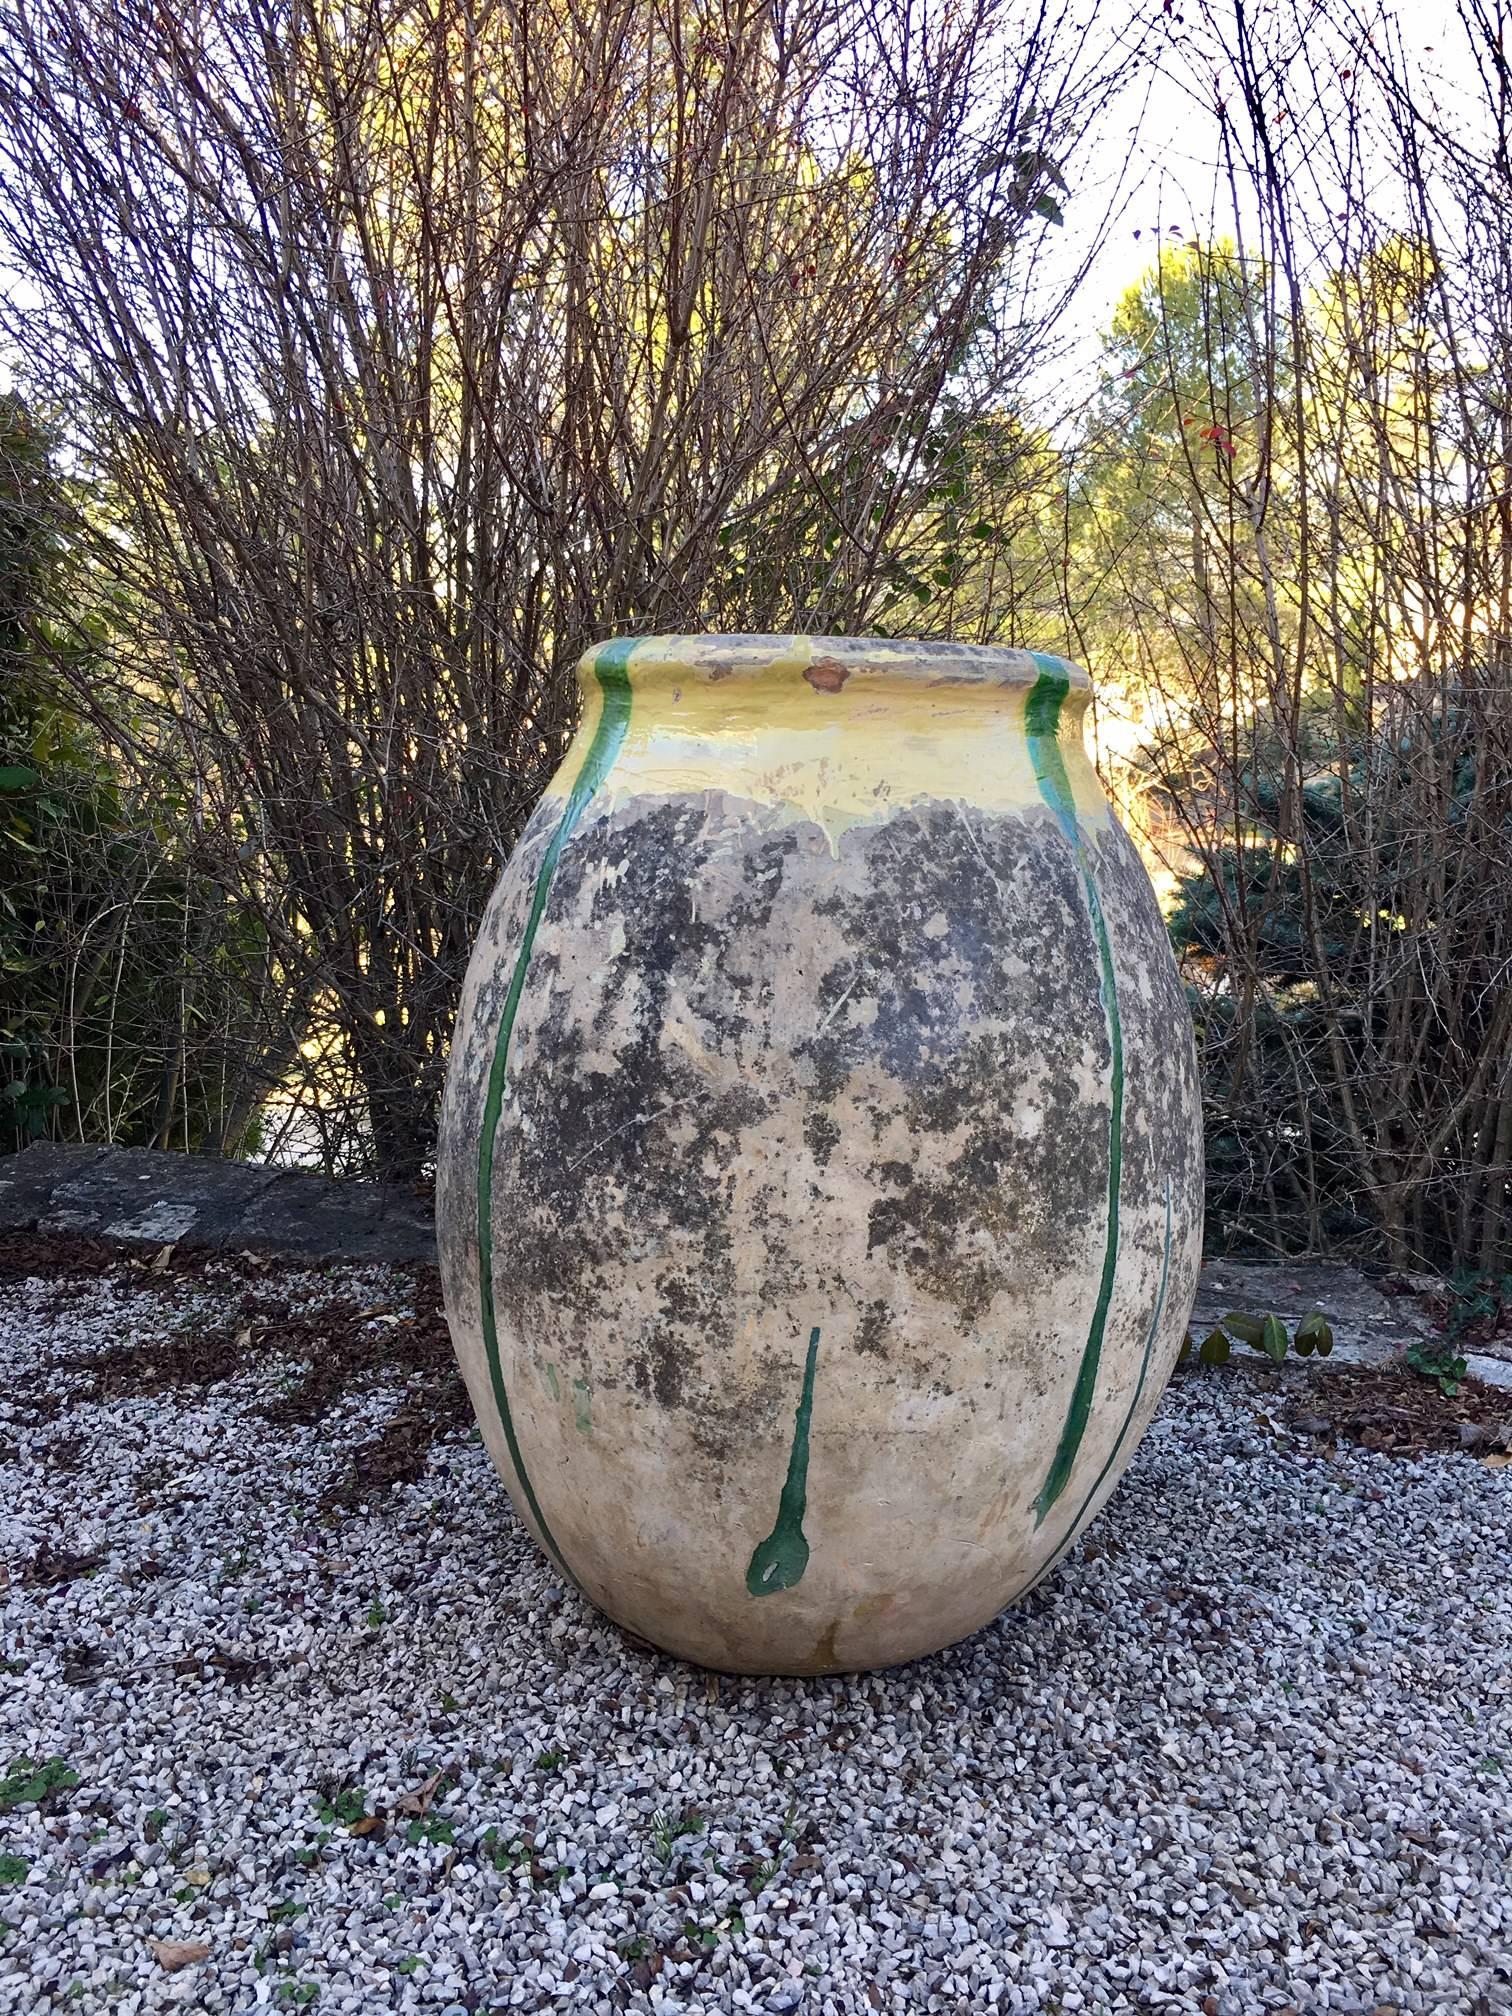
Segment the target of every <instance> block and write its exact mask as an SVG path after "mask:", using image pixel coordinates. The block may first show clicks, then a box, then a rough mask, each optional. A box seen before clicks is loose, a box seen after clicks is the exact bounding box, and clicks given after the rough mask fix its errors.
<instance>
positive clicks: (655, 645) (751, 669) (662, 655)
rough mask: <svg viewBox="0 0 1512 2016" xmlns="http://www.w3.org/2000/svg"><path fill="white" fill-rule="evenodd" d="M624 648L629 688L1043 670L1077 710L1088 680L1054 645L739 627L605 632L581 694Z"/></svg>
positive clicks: (1007, 684) (988, 675) (842, 683)
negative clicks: (1029, 647)
mask: <svg viewBox="0 0 1512 2016" xmlns="http://www.w3.org/2000/svg"><path fill="white" fill-rule="evenodd" d="M616 645H617V646H618V647H619V649H620V650H622V651H623V653H624V657H623V661H622V662H623V665H624V670H625V674H626V676H627V678H628V680H629V683H630V685H631V687H632V688H633V689H637V690H644V689H645V688H647V687H649V686H659V685H663V684H687V683H689V682H690V681H700V682H702V683H704V684H706V685H710V686H715V685H722V684H723V683H724V682H725V681H727V680H735V681H739V682H745V681H748V680H755V679H764V678H769V677H771V676H773V675H777V676H779V677H780V676H782V675H783V674H784V673H788V674H792V675H794V676H796V677H798V678H801V679H803V680H805V681H806V682H807V683H808V684H809V685H810V686H811V687H813V688H814V689H815V690H816V691H819V692H825V693H840V692H843V691H844V690H845V688H846V687H847V686H848V685H849V684H850V682H851V681H852V680H853V679H854V680H855V681H856V682H857V685H858V686H877V685H888V686H895V685H906V686H910V687H913V688H915V689H919V688H926V689H927V688H930V687H995V688H999V689H1002V688H1007V689H1009V690H1024V691H1027V690H1028V689H1029V688H1030V687H1032V686H1033V685H1034V684H1035V682H1036V680H1038V679H1039V678H1041V677H1042V676H1043V674H1044V673H1045V672H1047V671H1054V672H1057V673H1059V674H1060V676H1061V677H1062V678H1064V679H1065V681H1066V683H1067V688H1068V691H1067V694H1066V699H1067V702H1068V703H1069V707H1070V711H1072V712H1073V713H1075V712H1078V711H1079V710H1080V706H1081V705H1084V704H1085V703H1086V701H1087V699H1088V698H1090V696H1091V692H1092V682H1091V680H1090V679H1089V678H1088V676H1087V674H1086V672H1085V671H1083V669H1082V667H1081V666H1080V665H1076V664H1074V663H1073V662H1072V661H1071V660H1070V659H1068V658H1059V657H1056V656H1054V655H1053V654H1052V653H1049V652H1044V651H1038V652H1030V651H1026V650H1019V649H1017V648H1015V647H1011V646H1004V645H999V644H958V643H954V642H949V641H944V642H942V641H940V640H937V639H935V640H927V641H926V640H924V639H920V638H912V637H809V636H802V635H789V636H778V635H772V636H761V635H752V634H743V633H736V634H731V635H720V634H718V633H714V632H710V633H708V634H706V635H703V636H687V637H672V636H667V637H662V636H656V637H642V638H624V639H610V640H606V642H604V643H601V644H595V645H594V646H593V648H592V649H591V650H589V651H585V652H584V654H583V656H582V658H581V659H580V660H579V662H578V683H579V684H580V686H581V687H582V689H583V691H584V694H585V695H596V694H597V692H598V685H599V681H598V673H597V667H598V664H599V661H600V657H601V655H602V654H603V653H604V652H605V651H606V650H608V649H610V648H611V647H612V646H616Z"/></svg>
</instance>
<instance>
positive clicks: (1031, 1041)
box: [439, 637, 1202, 1673]
mask: <svg viewBox="0 0 1512 2016" xmlns="http://www.w3.org/2000/svg"><path fill="white" fill-rule="evenodd" d="M582 676H583V683H584V689H585V699H586V705H585V709H584V719H583V725H582V728H581V730H580V732H579V735H578V737H577V740H576V742H575V743H574V745H573V747H572V749H571V751H570V752H569V755H568V758H567V761H566V762H565V763H564V765H563V767H562V769H561V771H560V773H559V775H558V777H557V779H556V781H555V783H554V785H553V787H552V790H551V792H550V793H549V795H548V796H547V798H546V799H545V800H544V801H543V802H542V804H541V805H540V807H539V808H538V810H537V811H536V813H535V815H534V817H533V818H532V820H531V822H530V825H529V826H528V828H527V829H526V832H525V835H524V837H523V839H522V841H521V843H520V846H519V849H518V851H517V852H516V854H515V856H514V858H513V860H512V861H511V862H510V864H509V866H508V868H507V869H506V871H505V873H504V876H503V878H502V879H501V881H500V884H499V887H498V889H497V891H496V892H495V895H494V898H493V901H492V903H491V905H490V908H489V911H488V915H487V917H486V920H485V923H484V926H483V930H482V934H481V937H480V940H479V944H478V947H477V950H476V952H475V954H474V957H473V960H472V964H471V966H470V968H469V971H468V976H467V984H466V989H465V992H464V996H463V1003H462V1010H461V1016H460V1019H459V1022H458V1027H457V1034H456V1040H455V1045H454V1051H453V1057H452V1065H451V1074H450V1079H449V1083H448V1089H447V1099H446V1107H445V1113H444V1117H443V1130H442V1150H441V1158H440V1185H439V1234H440V1246H441V1258H442V1268H443V1274H444V1278H445V1284H446V1296H447V1306H448V1309H449V1311H450V1316H451V1325H452V1334H453V1337H454V1339H455V1342H456V1348H457V1355H458V1358H459V1360H460V1361H461V1365H462V1369H463V1372H464V1374H465V1375H466V1378H467V1381H468V1385H469V1388H470V1390H471V1393H472V1397H473V1403H474V1405H475V1407H476V1409H477V1412H478V1418H479V1420H480V1422H481V1423H482V1426H483V1432H484V1435H485V1437H486V1439H487V1442H488V1445H489V1448H490V1450H491V1451H492V1453H493V1457H494V1460H495V1462H496V1463H497V1465H498V1467H499V1470H500V1472H501V1474H502V1475H503V1478H504V1480H505V1483H506V1484H507V1485H508V1487H509V1490H510V1493H511V1495H512V1497H513V1499H514V1502H515V1505H516V1507H517V1508H518V1510H519V1512H520V1515H521V1517H522V1518H523V1519H524V1520H525V1521H526V1523H527V1525H528V1526H529V1527H530V1528H531V1529H532V1531H533V1532H534V1533H535V1535H536V1537H537V1539H538V1540H540V1542H541V1543H542V1545H543V1546H544V1547H545V1548H546V1551H547V1552H548V1554H549V1555H550V1556H551V1557H552V1559H553V1560H554V1561H555V1562H556V1563H557V1564H558V1565H559V1567H560V1568H561V1570H562V1572H563V1573H564V1574H566V1575H569V1576H571V1577H572V1579H573V1580H574V1581H576V1582H577V1583H578V1584H579V1585H580V1586H581V1587H582V1589H583V1590H584V1591H585V1592H586V1593H587V1594H588V1595H589V1596H590V1597H591V1598H592V1599H593V1601H594V1602H595V1603H597V1604H599V1605H601V1607H602V1608H603V1609H604V1610H606V1611H607V1612H608V1613H609V1614H610V1615H611V1616H612V1617H614V1618H617V1619H618V1620H619V1621H620V1622H621V1623H623V1624H625V1625H627V1626H629V1627H630V1628H631V1629H632V1630H634V1631H636V1632H638V1633H640V1634H641V1635H642V1636H644V1637H646V1638H649V1639H653V1640H654V1641H655V1642H656V1643H658V1644H660V1645H662V1646H665V1647H666V1648H667V1649H668V1650H669V1651H672V1652H675V1653H678V1654H680V1655H682V1656H683V1657H686V1658H688V1659H693V1660H696V1661H699V1662H700V1663H702V1664H705V1665H709V1666H715V1667H721V1668H725V1669H728V1670H733V1671H767V1672H789V1673H817V1672H828V1671H833V1670H847V1669H855V1668H862V1667H868V1666H877V1665H885V1664H888V1663H891V1662H893V1661H896V1660H901V1659H907V1658H910V1657H912V1656H914V1655H916V1654H919V1653H924V1652H928V1651H931V1650H933V1649H935V1648H937V1647H939V1646H942V1645H946V1644H949V1643H951V1642H952V1641H953V1640H955V1639H958V1638H960V1637H962V1636H964V1635H965V1634H966V1633H968V1632H970V1631H972V1630H974V1629H976V1628H977V1627H978V1626H979V1625H981V1624H983V1623H985V1622H986V1621H987V1620H988V1619H989V1618H990V1617H992V1616H993V1615H994V1614H995V1613H996V1612H997V1611H998V1610H1000V1609H1001V1608H1002V1607H1003V1606H1004V1605H1005V1604H1007V1603H1010V1602H1012V1601H1013V1599H1014V1598H1015V1597H1016V1596H1019V1595H1021V1594H1022V1593H1023V1592H1024V1591H1025V1590H1026V1589H1027V1588H1028V1587H1029V1586H1030V1585H1031V1584H1032V1583H1033V1582H1034V1581H1035V1580H1036V1579H1037V1578H1038V1577H1039V1576H1040V1575H1042V1574H1043V1573H1044V1572H1046V1570H1047V1568H1048V1567H1049V1566H1050V1565H1052V1564H1053V1563H1054V1561H1055V1560H1056V1559H1057V1558H1058V1557H1059V1555H1060V1554H1061V1553H1062V1552H1063V1551H1064V1549H1065V1548H1066V1547H1067V1546H1068V1545H1069V1544H1070V1542H1071V1539H1072V1538H1073V1536H1074V1535H1075V1534H1076V1533H1078V1532H1080V1531H1081V1529H1082V1528H1083V1527H1084V1526H1085V1524H1086V1522H1087V1521H1088V1520H1089V1519H1090V1518H1091V1517H1092V1516H1093V1515H1094V1514H1095V1512H1096V1511H1097V1508H1098V1506H1099V1505H1100V1504H1101V1503H1102V1501H1103V1500H1104V1498H1106V1496H1107V1495H1108V1493H1109V1492H1110V1491H1111V1490H1112V1488H1113V1486H1114V1484H1115V1483H1116V1482H1117V1479H1118V1476H1119V1474H1120V1472H1121V1470H1122V1469H1123V1466H1124V1465H1125V1464H1126V1463H1127V1461H1128V1459H1129V1456H1130V1455H1131V1454H1132V1452H1133V1449H1134V1447H1135V1444H1136V1443H1137V1442H1138V1439H1139V1436H1140V1434H1141V1433H1142V1432H1143V1429H1144V1427H1145V1425H1146V1423H1147V1421H1148V1419H1149V1417H1150V1414H1151V1412H1152V1411H1153V1409H1154V1407H1155V1404H1156V1400H1157V1398H1158V1396H1159V1394H1160V1390H1161V1388H1162V1386H1163V1385H1164V1383H1165V1380H1166V1377H1167V1375H1168V1373H1169V1371H1170V1368H1171V1365H1172V1363H1173V1361H1174V1359H1175V1356H1176V1353H1177V1350H1178V1347H1179V1343H1180V1339H1181V1335H1182V1331H1183V1328H1184V1326H1185V1322H1186V1318H1187V1313H1188V1310H1189V1308H1190V1306H1191V1302H1192V1296H1193V1292H1194V1288H1195V1283H1196V1277H1197V1266H1198V1257H1199V1247H1200V1231H1201V1198H1202V1151H1201V1133H1200V1116H1199V1107H1198V1095H1197V1082H1196V1067H1195V1059H1194V1055H1193V1047H1192V1039H1191V1031H1190V1024H1189V1020H1188V1016H1187V1010H1186V1006H1185V1002H1184V999H1183V996H1182V991H1181V987H1180V985H1179V982H1178V979H1177V975H1176V971H1175V968H1174V965H1173V963H1172V959H1171V954H1170V951H1169V949H1168V945H1167V940H1166V935H1165V931H1164V928H1163V926H1162V923H1161V919H1160V916H1159V913H1158V910H1157V908H1156V904H1155V900H1154V896H1153V894H1152V892H1151V889H1150V886H1149V883H1148V881H1147V879H1146V877H1145V874H1144V871H1143V869H1142V868H1141V866H1140V863H1139V860H1138V858H1137V856H1136V854H1135V852H1134V850H1133V848H1132V846H1131V845H1130V843H1129V841H1128V840H1127V838H1126V837H1125V836H1124V834H1123V833H1122V832H1121V831H1120V829H1119V828H1118V826H1117V825H1116V823H1115V822H1114V821H1113V819H1112V817H1111V815H1110V813H1109V811H1108V809H1107V806H1106V804H1105V802H1104V800H1103V798H1102V795H1101V792H1100V790H1099V788H1098V784H1097V779H1096V776H1095V774H1094V772H1093V770H1092V768H1091V765H1090V764H1089V762H1088V760H1087V758H1086V756H1085V753H1084V751H1083V746H1082V735H1081V717H1082V714H1083V711H1084V709H1085V705H1086V701H1087V697H1088V684H1087V680H1086V675H1085V674H1084V673H1082V672H1080V671H1079V670H1077V669H1076V668H1074V667H1070V666H1067V665H1065V664H1063V663H1062V661H1060V660H1058V659H1049V658H1044V657H1037V656H1031V655H1030V654H1028V653H1024V652H1013V651H996V650H985V649H977V648H972V647H966V646H954V645H922V644H905V643H887V642H859V641H853V640H844V639H825V638H811V639H810V638H803V639H799V638H752V637H742V638H695V639H666V638H651V639H647V640H644V641H642V642H639V643H636V644H634V645H629V644H623V643H622V644H613V645H608V646H605V647H603V649H601V650H600V651H599V652H597V653H593V654H590V655H589V657H588V658H586V659H585V660H584V663H583V673H582ZM480 1184H481V1189H482V1193H483V1195H484V1197H485V1199H486V1203H485V1206H484V1208H483V1209H481V1210H480V1202H479V1199H480ZM480 1247H486V1249H487V1256H488V1264H487V1266H486V1268H484V1269H481V1270H480V1264H479V1258H480ZM488 1283H491V1293H490V1292H488V1289H487V1284H488Z"/></svg>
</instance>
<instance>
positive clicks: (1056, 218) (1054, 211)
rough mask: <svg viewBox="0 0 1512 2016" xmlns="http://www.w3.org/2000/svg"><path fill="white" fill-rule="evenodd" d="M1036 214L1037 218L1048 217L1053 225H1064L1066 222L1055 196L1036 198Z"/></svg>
mask: <svg viewBox="0 0 1512 2016" xmlns="http://www.w3.org/2000/svg"><path fill="white" fill-rule="evenodd" d="M1034 214H1035V216H1036V217H1048V218H1049V220H1050V222H1051V223H1052V224H1064V223H1065V221H1066V219H1065V215H1064V213H1063V212H1062V210H1061V207H1060V205H1059V203H1057V202H1056V200H1055V198H1054V197H1053V196H1048V195H1046V196H1036V197H1035V199H1034Z"/></svg>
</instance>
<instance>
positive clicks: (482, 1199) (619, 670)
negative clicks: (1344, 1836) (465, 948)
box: [478, 639, 635, 1580]
mask: <svg viewBox="0 0 1512 2016" xmlns="http://www.w3.org/2000/svg"><path fill="white" fill-rule="evenodd" d="M634 648H635V646H634V642H633V640H630V639H620V640H619V641H617V642H616V643H613V644H606V645H605V646H604V649H603V650H602V651H600V653H599V654H598V657H597V658H596V659H595V660H594V666H593V670H594V675H595V677H596V678H597V680H598V682H599V688H600V691H601V692H602V694H603V696H604V700H603V711H602V712H601V713H600V715H599V720H598V726H597V727H596V728H595V729H594V731H593V740H592V741H591V742H590V743H589V745H588V753H587V755H586V756H585V757H584V758H583V764H582V768H581V769H580V770H579V771H578V774H577V777H576V778H575V780H574V782H573V786H572V790H571V792H570V793H569V795H568V799H567V803H566V805H565V806H564V807H563V809H562V816H561V818H560V819H559V820H558V821H557V824H556V831H555V832H554V833H553V834H552V836H551V839H550V840H549V841H548V842H547V845H546V852H545V855H544V857H543V858H542V861H541V867H540V872H539V873H538V874H537V876H536V883H535V894H534V896H533V897H532V899H531V904H530V915H529V917H528V918H527V919H526V921H525V932H524V936H523V937H522V938H521V940H520V949H519V951H518V953H517V954H516V955H515V963H514V972H513V973H512V974H511V976H510V981H509V992H508V993H507V994H506V995H505V997H504V1014H503V1017H502V1019H501V1021H500V1023H499V1033H498V1036H497V1038H496V1039H495V1041H494V1053H493V1063H492V1064H491V1066H490V1067H489V1073H488V1090H487V1093H486V1094H485V1096H484V1100H483V1133H482V1139H481V1140H480V1142H479V1144H478V1299H479V1304H480V1310H479V1313H480V1316H481V1319H482V1326H483V1348H484V1351H485V1352H486V1354H487V1357H488V1378H489V1383H490V1385H491V1387H492V1389H493V1400H494V1407H495V1410H496V1411H497V1413H498V1416H499V1425H500V1427H501V1428H502V1429H503V1430H504V1442H505V1446H506V1447H507V1448H508V1450H509V1460H510V1463H511V1464H512V1466H513V1468H514V1473H515V1475H516V1477H518V1478H519V1480H520V1489H521V1491H522V1492H523V1493H524V1495H525V1503H526V1505H527V1506H528V1507H529V1510H530V1516H531V1518H532V1519H533V1520H534V1521H535V1524H536V1530H537V1531H538V1532H539V1534H540V1536H541V1539H542V1540H543V1542H544V1543H545V1546H546V1549H547V1552H548V1553H549V1554H550V1555H551V1557H552V1559H553V1560H554V1561H555V1562H556V1564H557V1566H558V1567H559V1568H560V1569H561V1571H562V1573H563V1574H564V1575H566V1576H567V1577H568V1579H569V1580H570V1579H571V1570H570V1569H569V1568H568V1566H567V1564H566V1562H565V1561H564V1560H563V1559H562V1555H561V1550H560V1549H559V1548H558V1546H557V1544H556V1541H555V1539H554V1538H553V1537H552V1532H551V1528H550V1527H549V1526H548V1525H547V1523H546V1518H545V1515H544V1513H543V1512H542V1511H541V1507H540V1504H539V1502H538V1501H537V1498H536V1494H535V1488H534V1486H533V1485H532V1484H531V1481H530V1477H529V1473H528V1472H527V1471H526V1468H525V1459H524V1457H523V1455H522V1454H521V1453H520V1442H519V1437H518V1435H517V1434H516V1433H515V1423H514V1415H513V1414H512V1412H511V1411H510V1406H509V1395H508V1393H507V1392H506V1390H505V1386H504V1371H503V1367H502V1366H501V1364H500V1362H499V1331H498V1322H497V1318H496V1316H495V1313H494V1288H493V1165H494V1137H495V1136H496V1135H497V1133H498V1131H499V1114H500V1111H501V1109H502V1107H503V1104H504V1087H505V1085H506V1083H507V1081H508V1076H509V1044H510V1038H511V1037H512V1036H513V1034H514V1025H515V1017H516V1015H517V1014H518V1013H519V1009H520V996H521V995H522V994H523V993H524V991H525V976H526V973H527V971H528V969H529V966H530V955H531V952H532V951H533V949H534V947H535V941H536V933H537V931H538V930H539V929H540V926H541V918H542V916H543V915H544V914H545V910H546V898H547V897H548V895H549V894H550V893H551V881H552V877H553V876H554V875H555V874H556V869H557V863H558V862H559V861H560V860H561V858H562V849H563V848H564V847H565V846H566V845H567V842H568V840H569V839H570V838H571V836H572V829H573V828H574V827H575V826H576V825H577V823H578V820H579V819H580V818H581V817H582V816H583V809H584V807H585V806H586V805H587V803H588V801H589V799H590V798H592V796H593V794H594V793H595V791H597V790H598V788H599V786H600V785H601V784H602V783H603V781H604V779H605V778H606V777H607V776H608V774H609V772H610V769H611V768H612V767H613V764H614V759H615V757H616V756H617V755H618V754H619V750H620V745H621V743H622V742H623V741H624V739H625V731H626V729H627V728H628V727H629V725H630V672H629V658H630V653H631V651H632V650H633V649H634Z"/></svg>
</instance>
